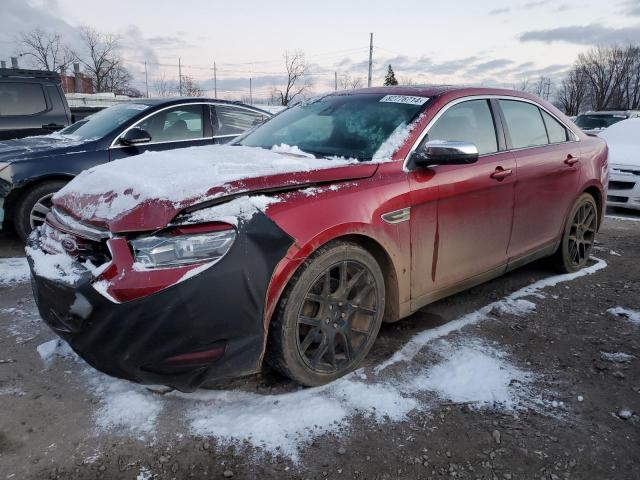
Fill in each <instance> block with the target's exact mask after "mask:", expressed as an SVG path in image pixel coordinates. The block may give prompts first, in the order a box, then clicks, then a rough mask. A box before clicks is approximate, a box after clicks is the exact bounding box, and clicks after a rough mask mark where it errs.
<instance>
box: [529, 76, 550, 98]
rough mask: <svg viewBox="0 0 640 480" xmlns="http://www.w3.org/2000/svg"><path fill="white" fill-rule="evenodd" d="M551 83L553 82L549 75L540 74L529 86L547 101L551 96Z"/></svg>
mask: <svg viewBox="0 0 640 480" xmlns="http://www.w3.org/2000/svg"><path fill="white" fill-rule="evenodd" d="M552 85H553V82H552V80H551V79H550V78H549V77H544V76H540V77H539V78H538V80H537V81H536V82H535V83H534V84H533V86H532V87H531V90H532V91H533V93H534V94H535V95H537V96H539V97H540V98H544V99H545V100H547V101H548V100H549V99H550V98H551V92H552V89H551V87H552Z"/></svg>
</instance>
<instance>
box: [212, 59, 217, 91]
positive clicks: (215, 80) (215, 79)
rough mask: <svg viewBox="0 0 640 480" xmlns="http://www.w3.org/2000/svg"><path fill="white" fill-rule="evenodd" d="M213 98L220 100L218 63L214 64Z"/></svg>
mask: <svg viewBox="0 0 640 480" xmlns="http://www.w3.org/2000/svg"><path fill="white" fill-rule="evenodd" d="M213 97H214V98H218V72H216V62H213Z"/></svg>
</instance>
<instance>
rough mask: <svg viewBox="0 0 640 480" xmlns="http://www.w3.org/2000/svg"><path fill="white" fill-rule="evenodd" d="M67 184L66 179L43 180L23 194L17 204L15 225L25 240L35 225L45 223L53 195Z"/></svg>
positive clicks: (24, 240)
mask: <svg viewBox="0 0 640 480" xmlns="http://www.w3.org/2000/svg"><path fill="white" fill-rule="evenodd" d="M66 184H67V182H66V181H64V180H52V181H49V182H43V183H39V184H38V185H35V186H34V187H32V188H30V189H29V190H27V191H26V192H24V193H23V194H22V196H21V197H20V199H19V200H18V203H17V204H16V209H15V215H14V219H13V225H14V228H15V230H16V233H17V234H18V236H19V237H20V238H21V239H22V241H23V242H26V241H27V237H28V236H29V234H30V233H31V230H33V228H34V227H37V226H39V225H42V223H44V217H45V215H46V213H47V211H48V208H50V206H51V197H53V194H54V193H56V192H57V191H58V190H60V189H61V188H62V187H64V186H65V185H66ZM34 209H36V210H34ZM45 210H47V211H45ZM32 214H33V215H32Z"/></svg>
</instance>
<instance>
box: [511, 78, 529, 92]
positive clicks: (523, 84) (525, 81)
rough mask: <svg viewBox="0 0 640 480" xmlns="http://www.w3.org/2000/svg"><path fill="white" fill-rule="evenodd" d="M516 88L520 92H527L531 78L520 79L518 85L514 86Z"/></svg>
mask: <svg viewBox="0 0 640 480" xmlns="http://www.w3.org/2000/svg"><path fill="white" fill-rule="evenodd" d="M514 88H515V89H516V90H520V91H521V92H528V91H529V89H530V88H531V80H529V78H528V77H527V78H523V79H522V80H521V81H520V84H519V85H518V86H515V87H514Z"/></svg>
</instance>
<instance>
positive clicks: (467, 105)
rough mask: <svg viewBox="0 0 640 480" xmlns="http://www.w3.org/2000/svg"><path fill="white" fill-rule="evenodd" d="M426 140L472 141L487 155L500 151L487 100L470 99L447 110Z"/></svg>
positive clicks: (480, 152) (431, 129) (430, 130)
mask: <svg viewBox="0 0 640 480" xmlns="http://www.w3.org/2000/svg"><path fill="white" fill-rule="evenodd" d="M425 140H426V141H432V140H444V141H459V142H470V143H473V144H474V145H475V146H476V147H478V153H479V154H480V155H485V154H487V153H495V152H497V151H498V140H497V136H496V128H495V125H494V123H493V115H492V114H491V109H490V108H489V102H488V101H487V100H469V101H467V102H462V103H459V104H457V105H454V106H453V107H451V108H450V109H449V110H447V111H446V112H445V113H444V114H443V115H442V116H441V117H440V118H439V119H438V120H437V121H436V123H434V124H433V126H432V127H431V128H430V129H429V132H428V133H427V136H426V137H425Z"/></svg>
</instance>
